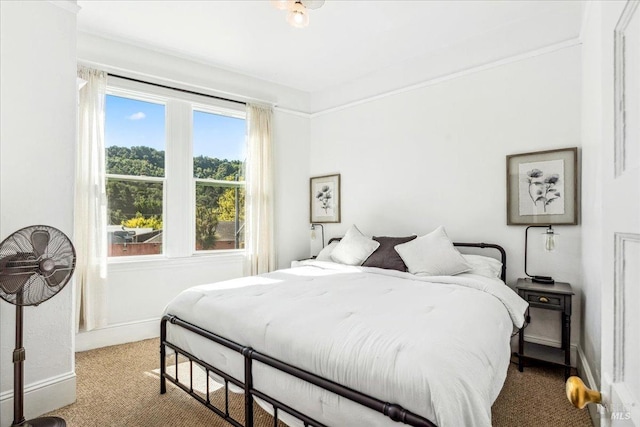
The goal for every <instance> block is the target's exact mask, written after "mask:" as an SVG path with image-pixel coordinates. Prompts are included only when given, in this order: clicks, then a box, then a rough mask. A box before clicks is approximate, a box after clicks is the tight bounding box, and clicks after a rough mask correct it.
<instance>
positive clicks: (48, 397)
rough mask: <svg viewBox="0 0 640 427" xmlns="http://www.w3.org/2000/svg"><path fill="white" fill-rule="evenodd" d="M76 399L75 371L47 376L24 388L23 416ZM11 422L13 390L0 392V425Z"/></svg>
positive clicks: (63, 404) (49, 409) (50, 409)
mask: <svg viewBox="0 0 640 427" xmlns="http://www.w3.org/2000/svg"><path fill="white" fill-rule="evenodd" d="M75 401H76V373H75V372H67V373H66V374H62V375H58V376H55V377H51V378H47V379H45V380H42V381H38V382H35V383H31V384H28V385H26V386H25V388H24V416H25V418H27V419H31V418H36V417H39V416H40V415H42V414H46V413H47V412H51V411H53V410H56V409H58V408H62V407H63V406H67V405H70V404H72V403H73V402H75ZM12 422H13V390H9V391H5V392H4V393H0V426H2V427H5V426H7V427H8V426H10V425H11V423H12Z"/></svg>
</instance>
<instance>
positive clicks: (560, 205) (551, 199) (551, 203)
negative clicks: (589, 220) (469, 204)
mask: <svg viewBox="0 0 640 427" xmlns="http://www.w3.org/2000/svg"><path fill="white" fill-rule="evenodd" d="M578 210H579V207H578V149H577V148H576V147H572V148H563V149H559V150H547V151H537V152H532V153H523V154H512V155H508V156H507V225H536V224H545V225H546V224H548V225H556V224H557V225H561V224H565V225H576V224H577V223H578Z"/></svg>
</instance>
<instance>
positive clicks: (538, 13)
mask: <svg viewBox="0 0 640 427" xmlns="http://www.w3.org/2000/svg"><path fill="white" fill-rule="evenodd" d="M78 5H79V6H80V7H81V10H80V12H79V14H78V29H79V30H80V31H82V32H87V33H91V34H94V35H99V36H102V37H106V38H110V39H115V40H119V41H126V42H128V43H132V44H135V45H138V46H142V47H147V48H151V49H154V50H160V51H162V52H166V53H169V54H175V55H180V56H182V57H187V58H191V59H194V60H198V61H200V62H204V63H207V64H210V65H212V66H215V67H219V68H222V69H225V70H230V71H234V72H238V73H241V74H244V75H248V76H252V77H255V78H259V79H262V80H267V81H271V82H274V83H278V84H281V85H285V86H289V87H291V88H294V89H298V90H302V91H305V92H309V93H315V92H320V91H325V90H330V89H332V88H334V90H335V88H338V87H340V86H341V85H343V86H344V85H345V84H348V83H349V82H356V81H358V80H362V79H367V78H369V79H370V78H371V76H374V75H375V74H376V73H384V72H385V70H387V71H388V70H390V69H392V68H393V67H398V65H399V64H407V66H411V64H416V66H417V65H418V64H419V65H420V67H424V68H425V73H424V75H428V74H429V73H428V71H429V70H427V69H426V68H428V67H429V66H430V65H429V64H431V65H432V66H433V65H435V63H434V61H436V59H437V58H441V57H442V52H443V51H446V50H447V49H454V48H456V49H457V50H458V51H460V52H462V53H464V52H465V49H464V47H465V46H469V49H473V52H472V53H473V54H475V55H476V56H477V54H478V52H481V53H483V54H484V52H485V50H486V52H487V54H486V55H487V57H491V55H490V53H489V52H491V51H492V49H494V50H495V49H499V50H500V52H505V53H504V55H506V54H507V53H508V55H515V54H519V53H523V52H524V51H528V50H532V49H536V48H541V47H544V46H548V45H552V44H554V43H560V42H563V41H567V40H571V39H575V38H577V37H578V36H579V32H580V25H581V20H582V8H583V3H582V2H578V1H507V0H502V1H480V0H478V1H416V0H412V1H400V0H394V1H381V0H377V1H375V0H371V1H363V0H354V1H349V0H327V1H326V3H325V4H324V6H323V7H322V8H320V9H316V10H312V11H310V24H309V27H307V28H305V29H296V28H293V27H291V26H289V25H288V24H287V22H286V21H285V16H286V12H284V11H280V10H277V9H275V8H273V7H272V6H271V4H270V3H269V1H266V0H259V1H249V0H246V1H243V0H232V1H221V0H217V1H184V0H183V1H142V0H138V1H126V0H119V1H98V0H80V1H78ZM496 52H497V51H496ZM468 53H471V52H468ZM430 58H432V59H433V60H430Z"/></svg>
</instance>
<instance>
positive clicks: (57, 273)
mask: <svg viewBox="0 0 640 427" xmlns="http://www.w3.org/2000/svg"><path fill="white" fill-rule="evenodd" d="M68 275H69V266H68V265H56V268H55V270H54V271H53V273H51V274H50V275H48V276H44V279H45V280H46V281H47V285H49V286H50V287H52V288H53V287H56V286H60V284H61V283H63V282H64V281H65V279H66V278H67V276H68Z"/></svg>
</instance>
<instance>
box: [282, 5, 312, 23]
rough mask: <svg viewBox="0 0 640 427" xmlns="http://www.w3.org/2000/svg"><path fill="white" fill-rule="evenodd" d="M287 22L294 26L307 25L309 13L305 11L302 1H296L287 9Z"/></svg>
mask: <svg viewBox="0 0 640 427" xmlns="http://www.w3.org/2000/svg"><path fill="white" fill-rule="evenodd" d="M287 22H288V23H289V24H291V26H293V27H296V28H304V27H306V26H307V25H309V14H308V13H307V8H306V7H304V5H303V4H302V3H300V2H296V3H295V4H294V5H293V7H291V8H290V9H289V13H288V14H287Z"/></svg>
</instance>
